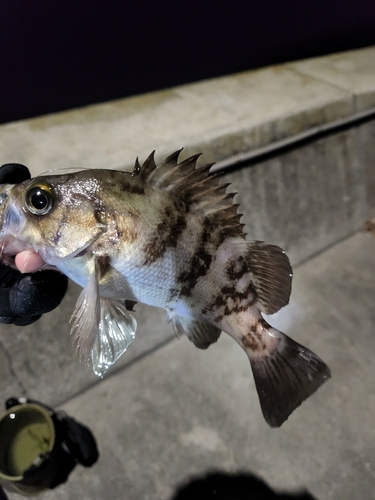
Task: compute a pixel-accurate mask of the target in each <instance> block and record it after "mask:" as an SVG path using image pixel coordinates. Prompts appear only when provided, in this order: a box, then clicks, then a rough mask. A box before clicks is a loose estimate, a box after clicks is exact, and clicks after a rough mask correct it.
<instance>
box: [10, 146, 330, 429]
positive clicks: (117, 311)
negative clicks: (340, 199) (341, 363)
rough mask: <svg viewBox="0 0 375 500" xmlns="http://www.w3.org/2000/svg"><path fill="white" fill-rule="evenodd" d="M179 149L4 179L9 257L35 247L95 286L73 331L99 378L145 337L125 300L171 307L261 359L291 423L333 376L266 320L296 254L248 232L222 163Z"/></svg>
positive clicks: (267, 399)
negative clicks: (128, 162)
mask: <svg viewBox="0 0 375 500" xmlns="http://www.w3.org/2000/svg"><path fill="white" fill-rule="evenodd" d="M178 154H179V152H176V153H174V154H172V155H170V156H169V157H168V158H167V159H166V160H164V161H163V162H162V163H161V164H160V165H158V166H157V165H156V164H155V161H154V157H153V154H152V155H150V157H149V158H148V159H147V160H146V161H145V163H144V164H143V165H142V166H140V165H139V163H138V161H137V162H136V165H135V167H134V171H133V172H132V173H127V172H121V171H114V170H82V171H78V172H75V173H73V174H65V175H46V176H42V177H38V178H36V179H31V180H29V181H26V182H23V183H22V184H19V185H15V186H9V185H8V186H7V185H5V186H4V185H3V186H1V189H0V213H1V219H2V230H1V233H0V239H1V241H2V244H3V261H4V262H7V263H9V264H12V256H13V255H14V253H15V252H16V251H19V250H20V249H22V248H33V249H34V250H35V251H37V252H39V253H40V255H41V256H42V257H43V259H44V260H45V262H46V263H48V264H49V265H50V266H53V267H55V268H57V269H59V270H60V271H61V272H63V273H64V274H66V275H67V276H69V277H70V278H71V279H72V280H74V281H75V282H77V283H78V284H79V285H81V286H82V287H83V291H82V293H81V295H80V297H79V299H78V302H77V306H76V310H75V312H74V313H73V316H72V322H73V325H72V332H73V334H74V337H75V342H76V345H77V350H78V352H79V354H80V357H81V358H82V359H83V360H84V361H88V360H89V359H91V362H92V364H93V367H94V370H95V371H96V373H98V374H99V375H103V373H104V372H105V370H106V369H107V368H108V367H109V366H111V365H112V364H113V363H114V362H115V361H116V359H117V358H118V357H119V356H120V355H121V354H122V353H123V352H124V351H125V350H126V348H127V347H128V345H129V344H130V343H131V341H132V340H133V338H134V335H135V330H136V321H135V319H134V318H133V316H132V314H130V312H129V311H128V310H127V307H126V306H125V305H124V301H125V300H127V301H128V302H127V304H130V303H133V302H138V301H140V302H143V303H145V304H149V305H153V306H158V307H162V308H164V309H165V310H166V311H167V314H168V319H169V321H171V322H172V325H173V328H174V331H175V332H176V334H177V335H178V336H180V335H182V334H186V335H187V337H188V338H189V339H190V340H191V341H192V342H194V344H195V345H196V346H197V347H199V348H203V349H204V348H207V347H208V346H209V345H210V344H212V343H213V342H215V341H217V339H218V338H219V336H220V334H221V331H224V332H226V333H227V334H229V335H230V336H232V337H233V338H234V339H235V340H236V341H237V342H238V344H239V345H240V346H241V347H242V348H243V349H244V351H245V352H246V354H247V355H248V357H249V360H250V363H251V367H252V370H253V374H254V378H255V383H256V387H257V391H258V395H259V399H260V403H261V407H262V411H263V414H264V417H265V419H266V421H267V422H268V423H269V425H271V426H274V427H277V426H280V425H281V424H282V423H283V422H284V421H285V420H286V419H287V418H288V416H289V415H290V413H291V412H292V411H293V410H294V409H295V408H296V407H297V406H299V405H300V404H301V403H302V402H303V401H304V400H305V399H306V398H307V397H308V396H309V395H311V394H312V393H313V392H315V391H316V390H317V389H318V388H319V387H320V385H321V384H323V383H324V382H325V381H326V380H327V379H328V378H329V377H330V371H329V368H328V367H327V366H326V365H325V363H323V361H321V360H320V359H319V358H318V357H317V356H316V355H315V354H313V353H312V352H311V351H309V350H308V349H307V348H305V347H303V346H301V345H299V344H297V343H296V342H294V341H293V340H291V339H289V338H288V337H287V336H286V335H284V334H283V333H281V332H279V331H278V330H276V329H274V328H272V327H271V326H270V325H268V323H267V322H266V321H265V320H264V318H263V317H262V314H261V313H266V314H272V313H275V312H276V311H278V310H279V309H280V308H282V307H283V306H285V305H286V304H287V303H288V301H289V296H290V293H291V280H292V270H291V267H290V263H289V260H288V258H287V256H286V254H285V252H283V250H281V249H280V248H279V247H277V246H274V245H268V244H266V243H264V242H249V241H246V239H245V234H244V233H243V225H242V224H241V222H240V217H241V215H240V214H238V213H237V208H238V205H235V204H233V197H234V193H227V192H226V190H227V187H228V185H227V184H224V185H220V184H219V183H218V180H217V178H216V176H214V175H209V169H210V167H211V165H205V166H203V167H200V168H197V167H196V161H197V158H198V156H199V155H195V156H193V157H191V158H188V159H187V160H185V161H184V162H181V163H178ZM129 301H130V302H129ZM128 309H130V308H129V307H128Z"/></svg>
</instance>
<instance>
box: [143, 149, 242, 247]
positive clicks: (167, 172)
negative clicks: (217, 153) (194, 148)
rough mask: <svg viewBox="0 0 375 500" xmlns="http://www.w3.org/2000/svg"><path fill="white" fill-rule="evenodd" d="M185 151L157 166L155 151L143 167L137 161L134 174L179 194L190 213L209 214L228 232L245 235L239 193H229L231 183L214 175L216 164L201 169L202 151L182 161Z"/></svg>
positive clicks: (229, 233)
mask: <svg viewBox="0 0 375 500" xmlns="http://www.w3.org/2000/svg"><path fill="white" fill-rule="evenodd" d="M181 151H182V150H181V149H180V150H178V151H176V152H174V153H172V154H171V155H170V156H168V157H167V158H166V159H165V160H164V161H162V162H161V163H160V165H156V163H155V159H154V154H155V151H153V152H152V153H151V154H150V156H149V157H148V158H147V160H146V161H145V162H144V164H143V165H142V166H140V164H139V162H138V159H137V160H136V163H135V166H134V170H133V175H140V176H141V178H142V179H143V180H144V181H145V182H148V183H149V184H150V185H151V186H153V187H154V188H157V189H160V190H161V191H168V192H170V193H171V194H172V193H173V194H175V195H176V196H178V198H179V199H181V200H183V201H184V202H185V203H186V205H187V206H189V210H190V212H193V213H197V214H200V215H203V216H205V217H207V218H208V219H210V220H211V221H212V222H213V223H214V224H215V226H216V227H217V230H218V231H223V233H225V235H227V236H240V237H241V238H245V233H244V232H243V227H244V225H243V224H240V218H241V214H238V213H237V209H238V206H239V205H237V204H234V203H233V198H234V197H235V195H236V194H237V193H226V190H227V188H228V186H229V184H228V183H226V184H219V180H218V177H219V176H220V174H218V173H215V174H212V175H210V173H209V170H210V168H211V167H212V165H213V164H212V163H210V164H207V165H203V166H202V167H198V168H197V160H198V158H199V156H200V154H195V155H193V156H190V157H189V158H187V159H186V160H184V161H182V162H181V163H178V157H179V154H180V153H181Z"/></svg>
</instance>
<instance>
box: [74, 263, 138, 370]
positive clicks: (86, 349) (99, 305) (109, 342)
mask: <svg viewBox="0 0 375 500" xmlns="http://www.w3.org/2000/svg"><path fill="white" fill-rule="evenodd" d="M93 267H94V269H93V271H92V273H91V275H90V277H89V280H88V283H87V285H86V286H85V288H84V289H83V290H82V292H81V294H80V296H79V297H78V300H77V304H76V308H75V310H74V312H73V314H72V317H71V320H70V321H71V323H72V329H71V334H72V335H74V343H75V345H76V350H77V352H78V355H79V358H80V360H81V361H83V362H84V363H89V362H90V360H91V364H92V367H93V370H94V373H95V374H96V375H98V376H100V377H102V376H103V375H104V373H105V372H106V371H107V370H108V368H109V367H110V366H112V365H113V364H114V363H115V362H116V361H117V360H118V358H119V357H120V356H121V355H122V354H123V353H124V352H125V351H126V349H127V348H128V347H129V345H130V344H131V343H132V342H133V340H134V337H135V332H136V329H137V322H136V320H135V318H133V316H132V315H131V314H129V313H128V312H127V310H126V307H125V305H122V304H121V303H120V302H119V301H116V300H111V299H107V298H103V297H100V296H99V284H98V283H99V277H100V266H99V265H98V263H97V262H95V265H94V266H93Z"/></svg>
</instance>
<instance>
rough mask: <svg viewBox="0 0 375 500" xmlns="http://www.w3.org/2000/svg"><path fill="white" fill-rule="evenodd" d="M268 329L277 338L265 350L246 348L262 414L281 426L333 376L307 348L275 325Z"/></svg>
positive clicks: (273, 423)
mask: <svg viewBox="0 0 375 500" xmlns="http://www.w3.org/2000/svg"><path fill="white" fill-rule="evenodd" d="M267 326H269V325H267ZM267 332H268V333H269V335H270V336H271V337H273V338H274V339H275V340H276V339H277V341H276V342H271V343H270V344H268V346H267V348H265V349H264V350H263V351H262V352H260V351H259V350H258V351H257V352H256V353H254V351H251V350H250V349H249V348H245V350H246V352H247V354H248V356H249V358H250V364H251V368H252V371H253V375H254V380H255V385H256V388H257V392H258V396H259V401H260V405H261V408H262V412H263V416H264V418H265V420H266V421H267V423H268V424H269V425H270V426H271V427H280V426H281V425H282V424H283V422H285V420H286V419H287V418H288V417H289V415H290V414H291V413H292V412H293V411H294V410H295V409H296V408H297V407H298V406H300V404H301V403H303V401H305V399H307V398H308V397H309V396H311V394H313V393H314V392H315V391H317V390H318V389H319V387H320V386H321V385H322V384H324V382H326V381H327V380H328V379H329V378H330V377H331V372H330V369H329V368H328V366H327V365H326V364H325V363H324V362H323V361H322V360H321V359H320V358H319V357H318V356H317V355H316V354H314V353H313V352H311V351H310V350H309V349H307V348H306V347H303V346H302V345H300V344H298V343H297V342H295V341H294V340H292V339H290V338H289V337H287V336H286V335H284V334H283V333H281V332H279V331H278V330H276V329H275V328H272V327H269V328H267Z"/></svg>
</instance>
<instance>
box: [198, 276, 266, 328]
mask: <svg viewBox="0 0 375 500" xmlns="http://www.w3.org/2000/svg"><path fill="white" fill-rule="evenodd" d="M255 302H256V293H255V290H254V287H253V286H252V284H251V283H250V285H249V286H248V288H247V290H246V292H245V293H242V292H239V291H238V290H237V287H236V283H230V284H228V285H226V286H224V287H223V288H222V289H221V290H220V293H219V294H218V295H217V296H216V298H215V299H214V301H213V302H212V304H211V305H210V306H209V307H207V308H205V309H204V310H203V311H202V313H203V314H207V313H208V312H213V313H214V314H215V321H216V322H218V323H219V322H220V321H222V319H223V318H224V317H225V316H230V315H231V314H237V313H240V312H244V311H247V309H248V308H249V307H251V306H252V305H254V304H255Z"/></svg>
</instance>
